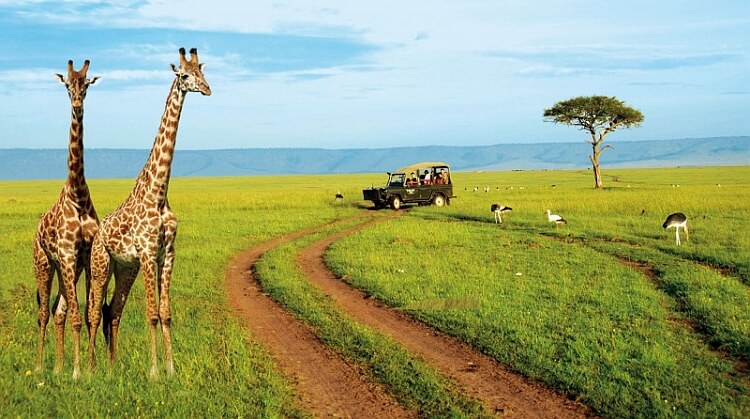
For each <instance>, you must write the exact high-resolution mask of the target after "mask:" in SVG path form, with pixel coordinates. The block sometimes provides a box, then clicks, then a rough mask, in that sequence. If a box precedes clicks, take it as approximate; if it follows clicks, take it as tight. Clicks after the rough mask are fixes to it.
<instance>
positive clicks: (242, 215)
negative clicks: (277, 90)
mask: <svg viewBox="0 0 750 419" xmlns="http://www.w3.org/2000/svg"><path fill="white" fill-rule="evenodd" d="M284 180H286V181H284ZM89 183H90V186H91V193H92V197H93V199H94V203H95V205H96V208H97V211H98V213H99V214H100V217H102V216H104V215H106V214H107V213H108V212H109V211H111V210H112V209H113V208H115V207H116V206H117V205H119V203H120V202H121V201H122V200H123V199H124V198H125V197H126V196H127V194H128V193H129V191H130V188H131V187H132V184H133V183H132V181H130V180H94V181H90V182H89ZM61 184H62V182H55V181H41V182H0V260H1V261H2V262H1V263H0V347H2V348H3V350H2V351H1V352H0V369H1V370H2V371H3V374H0V389H2V390H0V406H2V411H3V414H2V415H3V416H10V417H41V416H44V417H50V416H62V417H72V416H76V417H81V416H133V417H139V416H141V417H143V416H168V417H193V416H195V415H200V416H208V417H226V416H235V417H275V416H292V417H295V416H300V415H302V413H301V412H300V411H299V410H298V409H297V408H295V407H294V403H293V394H292V391H291V386H290V385H289V383H288V382H287V381H286V379H285V378H284V377H282V376H281V375H280V373H279V372H278V371H277V370H276V369H275V367H274V365H273V361H272V359H271V358H270V356H269V354H268V353H267V352H266V350H265V349H264V348H263V347H262V346H261V344H260V343H259V342H256V341H254V340H253V339H252V338H248V337H247V334H246V333H245V331H244V330H243V327H242V325H241V324H239V322H238V321H237V320H236V319H235V318H234V317H233V316H232V314H231V310H230V309H229V308H228V307H227V296H226V288H225V286H224V282H225V280H224V271H225V268H226V264H227V263H228V260H229V259H230V258H231V256H232V255H234V254H235V253H237V252H239V251H240V250H242V249H245V248H247V247H250V246H252V245H253V244H257V243H260V242H263V241H266V240H267V239H269V238H271V237H275V236H278V235H281V234H283V233H286V232H290V231H293V230H296V229H299V228H303V227H306V226H311V225H315V224H318V223H324V222H326V221H330V220H333V219H335V218H337V217H341V216H343V215H346V214H352V213H355V212H356V211H357V209H356V208H355V207H352V206H351V205H349V204H351V201H350V202H349V203H348V204H345V205H334V204H333V194H334V193H335V191H336V187H337V186H338V181H337V180H336V178H333V177H312V176H311V177H304V178H303V177H287V178H286V179H285V178H284V177H280V178H279V177H274V178H271V177H268V178H265V177H253V178H211V179H179V178H178V179H173V180H172V185H171V188H170V203H171V205H172V207H173V209H174V210H175V212H176V214H177V217H178V219H179V223H180V225H179V227H178V237H177V245H176V246H177V257H176V264H175V270H174V273H173V281H172V293H171V300H172V312H173V345H174V350H175V364H176V369H177V374H176V376H175V377H174V378H172V379H167V378H163V379H162V380H161V381H159V382H157V383H152V382H150V381H148V379H147V374H146V372H147V367H146V366H147V362H148V361H147V360H148V349H147V342H148V332H147V328H146V323H145V302H144V301H145V300H144V290H143V285H141V284H142V281H141V280H140V278H139V279H138V280H137V281H136V285H135V286H134V287H133V291H132V292H131V297H130V299H129V300H128V305H127V307H126V309H125V313H124V317H123V323H122V325H121V333H120V340H119V345H118V349H119V351H118V360H117V363H116V365H115V369H114V371H113V373H112V374H111V375H108V374H107V373H106V371H107V367H106V365H107V363H106V361H105V360H106V352H105V348H104V345H103V342H104V340H103V339H102V336H101V335H100V336H99V338H98V344H99V345H98V348H97V349H98V351H97V352H98V359H99V368H98V369H97V371H96V372H95V373H94V374H93V375H91V376H87V375H84V378H83V379H81V380H80V381H79V382H73V381H72V379H71V378H70V375H71V371H72V367H71V362H72V355H71V351H72V346H71V344H70V341H69V340H70V335H71V334H70V332H68V334H67V336H68V342H66V368H65V370H64V372H63V373H62V374H60V375H58V376H56V375H53V374H52V373H51V369H52V365H53V363H54V354H53V352H54V351H53V348H54V341H53V338H52V335H53V333H52V330H53V327H52V326H51V325H50V326H48V338H47V346H46V351H45V360H44V365H45V371H44V372H42V373H40V374H37V373H34V372H33V369H34V364H35V356H36V355H35V354H36V342H37V336H38V334H37V333H38V332H37V330H38V328H37V325H36V319H37V315H36V313H37V307H36V302H35V292H36V289H35V288H36V285H35V280H34V276H33V270H32V260H31V244H32V240H33V237H34V232H35V230H36V224H37V222H38V219H39V216H40V215H41V213H42V212H43V211H45V210H46V209H47V208H49V206H51V205H52V203H53V202H54V201H55V199H56V198H57V194H58V193H59V190H60V187H61ZM80 282H81V283H79V302H81V303H82V302H83V300H84V298H85V297H84V296H83V294H84V290H83V285H82V283H83V281H80ZM110 288H112V287H110ZM53 292H55V291H54V290H53ZM82 336H83V339H84V344H83V345H82V346H83V347H84V348H85V347H86V345H85V339H86V333H83V334H82ZM84 352H85V350H84ZM82 356H83V357H84V358H83V359H84V360H85V359H86V358H85V357H86V354H85V353H83V354H82ZM84 365H85V363H84ZM84 368H85V367H84Z"/></svg>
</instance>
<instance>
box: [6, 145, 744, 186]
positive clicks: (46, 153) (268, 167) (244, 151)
mask: <svg viewBox="0 0 750 419" xmlns="http://www.w3.org/2000/svg"><path fill="white" fill-rule="evenodd" d="M607 144H611V145H612V147H613V149H612V150H607V151H605V152H604V153H602V155H601V156H602V157H601V166H602V168H607V167H618V168H624V167H632V168H637V167H675V166H727V165H747V164H750V136H735V137H710V138H684V139H674V140H643V141H621V142H617V141H607ZM67 152H68V151H67V149H22V148H14V149H0V179H2V180H34V179H64V178H65V177H66V176H67V163H66V161H67ZM149 152H150V150H146V149H97V148H94V149H86V151H85V153H86V154H85V162H86V177H87V178H92V179H96V178H132V177H135V176H136V175H137V174H138V173H139V172H140V171H141V169H142V168H143V165H144V163H145V161H146V159H147V157H148V154H149ZM590 152H591V146H590V145H589V144H587V143H586V142H584V141H581V142H575V143H572V142H569V143H530V144H523V143H512V144H495V145H484V146H413V147H392V148H351V149H324V148H238V149H220V150H179V149H178V150H177V151H176V152H175V158H174V162H173V165H172V176H176V177H199V176H200V177H202V176H209V177H210V176H250V175H280V174H343V173H375V172H386V171H389V170H394V169H395V168H398V167H402V166H405V165H407V164H410V163H414V162H418V161H446V162H448V163H450V164H451V166H452V168H453V170H459V171H470V170H540V169H575V168H587V167H590V165H591V163H590V162H589V159H588V156H589V154H590Z"/></svg>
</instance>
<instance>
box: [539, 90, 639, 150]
mask: <svg viewBox="0 0 750 419" xmlns="http://www.w3.org/2000/svg"><path fill="white" fill-rule="evenodd" d="M544 118H545V121H547V122H554V123H557V124H565V125H573V126H578V127H580V129H581V130H584V131H588V132H589V133H590V134H591V136H592V141H593V142H601V141H602V140H604V137H605V136H606V135H607V134H609V133H610V132H612V131H615V130H617V129H618V128H633V127H638V126H640V125H641V122H643V114H642V113H641V111H639V110H637V109H634V108H631V107H630V106H627V105H625V102H623V101H621V100H619V99H617V98H615V97H608V96H580V97H575V98H573V99H568V100H565V101H562V102H557V103H556V104H555V106H553V107H551V108H549V109H545V110H544ZM597 134H598V137H597Z"/></svg>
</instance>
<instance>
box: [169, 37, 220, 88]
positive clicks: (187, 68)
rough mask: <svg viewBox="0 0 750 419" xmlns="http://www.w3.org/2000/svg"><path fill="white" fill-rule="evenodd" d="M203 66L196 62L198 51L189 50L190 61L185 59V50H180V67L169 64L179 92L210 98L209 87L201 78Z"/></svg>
mask: <svg viewBox="0 0 750 419" xmlns="http://www.w3.org/2000/svg"><path fill="white" fill-rule="evenodd" d="M203 65H204V64H202V63H199V62H198V50H197V49H195V48H193V49H191V50H190V61H188V60H187V59H185V48H180V66H179V67H177V66H175V65H174V64H171V66H172V70H173V71H174V74H175V76H177V83H178V86H179V88H180V90H182V91H184V92H201V93H202V94H203V95H205V96H211V87H210V86H209V85H208V83H207V82H206V79H205V78H204V77H203Z"/></svg>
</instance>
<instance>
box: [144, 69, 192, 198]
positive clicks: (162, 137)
mask: <svg viewBox="0 0 750 419" xmlns="http://www.w3.org/2000/svg"><path fill="white" fill-rule="evenodd" d="M184 101H185V92H183V91H182V90H180V89H179V88H178V86H177V79H175V81H174V82H173V83H172V88H171V89H170V91H169V96H167V104H166V106H165V108H164V115H162V118H161V125H160V126H159V132H158V133H157V135H156V139H155V140H154V146H153V147H152V148H151V154H149V156H148V160H146V165H145V166H144V167H143V170H142V171H141V174H140V176H139V177H138V181H137V183H136V187H135V188H134V190H133V193H134V195H135V196H136V197H137V198H141V199H144V200H148V201H151V202H154V203H157V204H159V203H161V202H163V201H164V200H165V199H166V197H167V189H168V188H169V177H170V174H171V172H172V158H173V157H174V148H175V142H176V140H177V127H178V125H179V122H180V114H181V113H182V104H183V103H184Z"/></svg>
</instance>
